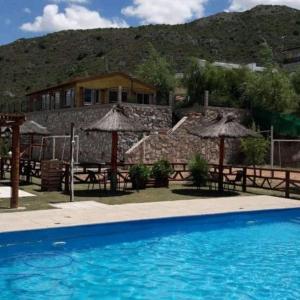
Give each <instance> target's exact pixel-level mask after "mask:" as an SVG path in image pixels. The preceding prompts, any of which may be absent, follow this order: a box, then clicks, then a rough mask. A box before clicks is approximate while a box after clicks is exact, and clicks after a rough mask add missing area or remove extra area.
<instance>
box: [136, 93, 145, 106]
mask: <svg viewBox="0 0 300 300" xmlns="http://www.w3.org/2000/svg"><path fill="white" fill-rule="evenodd" d="M143 101H144V95H143V94H137V103H139V104H143Z"/></svg>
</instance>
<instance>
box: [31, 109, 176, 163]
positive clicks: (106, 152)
mask: <svg viewBox="0 0 300 300" xmlns="http://www.w3.org/2000/svg"><path fill="white" fill-rule="evenodd" d="M111 107H112V105H99V106H95V105H94V106H89V107H82V108H75V109H63V110H59V111H43V112H34V113H29V114H27V118H28V119H30V120H34V121H36V122H38V123H39V124H41V125H43V126H46V127H47V128H48V130H49V131H50V132H51V134H52V135H69V134H70V124H71V123H72V122H74V123H75V131H76V134H77V135H79V139H80V150H79V161H92V162H93V161H110V153H111V134H110V133H100V132H92V133H87V132H85V131H83V130H82V129H83V128H85V127H86V126H88V125H90V124H91V123H93V122H95V121H97V120H100V119H101V118H102V117H103V116H104V115H105V114H106V113H107V112H108V111H109V110H110V109H111ZM124 107H125V112H126V113H127V115H128V116H129V117H130V118H131V119H132V122H140V123H142V124H143V125H144V126H145V127H146V128H148V129H149V130H151V131H154V132H155V131H158V130H161V129H163V128H171V126H172V112H171V108H170V107H168V106H156V105H138V104H124ZM141 137H142V134H135V133H122V134H120V138H119V159H120V160H124V154H125V152H126V151H127V150H128V149H129V148H130V147H131V146H132V145H133V144H135V143H136V142H137V141H138V140H140V139H141ZM64 145H65V151H64V152H65V156H64V158H65V159H67V158H68V154H69V142H68V141H67V140H66V141H64V140H61V141H60V142H59V141H57V143H56V153H57V157H56V158H59V159H60V158H61V154H62V152H63V148H64ZM51 151H52V142H51V141H49V143H48V146H47V147H46V157H47V158H49V157H51ZM38 155H39V153H38V151H36V152H35V156H36V158H37V156H38Z"/></svg>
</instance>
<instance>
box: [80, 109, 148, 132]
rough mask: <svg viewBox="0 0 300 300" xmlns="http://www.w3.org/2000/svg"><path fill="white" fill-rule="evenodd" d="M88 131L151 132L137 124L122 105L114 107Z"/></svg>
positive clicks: (87, 129)
mask: <svg viewBox="0 0 300 300" xmlns="http://www.w3.org/2000/svg"><path fill="white" fill-rule="evenodd" d="M85 130H86V131H102V132H146V131H149V130H148V129H146V128H145V127H144V126H142V125H141V124H139V123H137V122H133V121H132V119H130V118H129V117H128V116H127V115H126V113H125V111H124V107H123V106H121V105H114V106H113V108H112V109H111V110H110V111H109V112H108V113H107V114H106V115H105V116H104V117H103V118H102V119H100V120H99V121H97V122H95V123H93V124H91V125H90V126H88V127H86V128H85Z"/></svg>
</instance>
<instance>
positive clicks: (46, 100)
mask: <svg viewBox="0 0 300 300" xmlns="http://www.w3.org/2000/svg"><path fill="white" fill-rule="evenodd" d="M49 108H50V95H49V94H45V95H42V110H49Z"/></svg>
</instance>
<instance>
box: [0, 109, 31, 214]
mask: <svg viewBox="0 0 300 300" xmlns="http://www.w3.org/2000/svg"><path fill="white" fill-rule="evenodd" d="M24 122H25V116H24V115H20V114H5V113H0V127H9V128H11V129H12V159H11V176H10V180H11V199H10V208H18V205H19V172H20V170H19V169H20V126H21V125H22V124H23V123H24Z"/></svg>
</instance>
